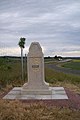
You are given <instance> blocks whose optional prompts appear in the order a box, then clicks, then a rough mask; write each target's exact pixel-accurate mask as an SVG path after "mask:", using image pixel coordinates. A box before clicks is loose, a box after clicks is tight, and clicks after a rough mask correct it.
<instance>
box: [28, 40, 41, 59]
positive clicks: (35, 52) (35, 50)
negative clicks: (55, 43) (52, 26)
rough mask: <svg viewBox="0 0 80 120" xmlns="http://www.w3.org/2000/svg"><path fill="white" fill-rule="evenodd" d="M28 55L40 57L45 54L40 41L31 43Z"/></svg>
mask: <svg viewBox="0 0 80 120" xmlns="http://www.w3.org/2000/svg"><path fill="white" fill-rule="evenodd" d="M28 55H30V56H32V57H33V56H35V57H40V56H42V55H43V53H42V48H41V46H40V44H39V42H32V43H31V45H30V48H29V53H28Z"/></svg>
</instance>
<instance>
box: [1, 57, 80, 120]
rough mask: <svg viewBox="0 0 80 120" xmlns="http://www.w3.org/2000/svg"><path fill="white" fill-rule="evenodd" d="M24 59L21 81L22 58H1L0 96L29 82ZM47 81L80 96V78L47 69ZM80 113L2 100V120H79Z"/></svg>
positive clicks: (41, 104)
mask: <svg viewBox="0 0 80 120" xmlns="http://www.w3.org/2000/svg"><path fill="white" fill-rule="evenodd" d="M53 63H54V62H53ZM26 72H27V67H26V62H25V59H24V80H22V79H21V60H20V58H0V94H2V93H5V92H7V91H8V90H9V89H10V88H12V87H14V86H22V85H23V84H24V83H25V82H26V81H27V74H26ZM45 79H46V82H49V83H50V86H63V87H66V88H68V89H71V90H72V91H75V92H76V93H79V94H80V76H76V75H70V74H65V73H62V72H57V71H55V70H53V69H50V68H46V67H45ZM79 119H80V111H79V110H75V109H71V108H64V107H49V106H46V105H45V104H44V103H43V102H42V101H41V102H40V103H34V104H26V103H22V102H20V101H17V100H15V101H9V100H0V120H79Z"/></svg>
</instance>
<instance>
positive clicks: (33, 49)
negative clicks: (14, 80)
mask: <svg viewBox="0 0 80 120" xmlns="http://www.w3.org/2000/svg"><path fill="white" fill-rule="evenodd" d="M27 69H28V82H27V83H25V84H24V85H23V86H22V87H14V88H13V89H12V90H11V91H10V92H9V93H8V94H7V95H6V96H4V97H3V99H20V100H27V99H68V97H67V95H66V92H65V90H64V88H63V87H49V84H48V83H46V82H45V76H44V56H43V53H42V48H41V47H40V44H39V43H38V42H33V43H32V44H31V46H30V48H29V53H28V56H27ZM53 74H54V73H53Z"/></svg>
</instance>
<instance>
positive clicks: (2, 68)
mask: <svg viewBox="0 0 80 120" xmlns="http://www.w3.org/2000/svg"><path fill="white" fill-rule="evenodd" d="M25 76H26V75H25ZM25 79H27V78H25ZM22 83H23V81H22V80H21V61H20V59H19V60H15V59H7V58H5V59H3V58H0V84H1V85H3V86H5V85H6V84H12V85H13V86H15V85H21V84H22Z"/></svg>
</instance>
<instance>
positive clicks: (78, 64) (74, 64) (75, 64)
mask: <svg viewBox="0 0 80 120" xmlns="http://www.w3.org/2000/svg"><path fill="white" fill-rule="evenodd" d="M62 67H66V68H70V69H74V70H80V60H72V61H71V62H67V63H64V64H63V65H62Z"/></svg>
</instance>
